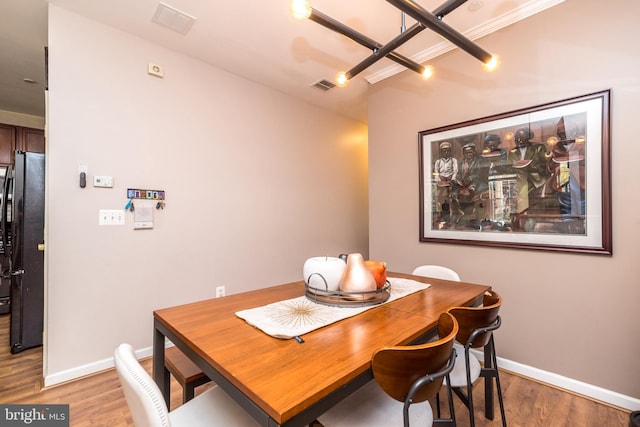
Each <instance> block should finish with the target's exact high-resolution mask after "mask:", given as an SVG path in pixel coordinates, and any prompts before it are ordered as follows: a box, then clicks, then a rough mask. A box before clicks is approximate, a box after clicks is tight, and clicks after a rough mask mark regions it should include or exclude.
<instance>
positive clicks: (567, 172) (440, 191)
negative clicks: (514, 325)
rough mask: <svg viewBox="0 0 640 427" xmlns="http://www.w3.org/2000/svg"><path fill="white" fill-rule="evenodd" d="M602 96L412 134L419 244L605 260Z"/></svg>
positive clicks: (607, 221)
mask: <svg viewBox="0 0 640 427" xmlns="http://www.w3.org/2000/svg"><path fill="white" fill-rule="evenodd" d="M610 92H611V91H610V90H604V91H600V92H596V93H592V94H588V95H583V96H578V97H574V98H570V99H564V100H561V101H556V102H550V103H547V104H543V105H538V106H534V107H529V108H523V109H520V110H515V111H511V112H508V113H502V114H496V115H493V116H488V117H484V118H480V119H475V120H470V121H466V122H462V123H457V124H453V125H448V126H443V127H439V128H435V129H431V130H426V131H421V132H419V135H418V136H419V138H418V152H419V163H420V164H419V174H420V185H419V187H420V241H421V242H433V243H454V244H466V245H480V246H493V247H507V248H521V249H539V250H549V251H565V252H583V253H594V254H603V255H611V254H612V227H611V153H610V151H611V146H610V134H611V132H610V117H609V116H610V102H611V93H610Z"/></svg>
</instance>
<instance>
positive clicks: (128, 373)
mask: <svg viewBox="0 0 640 427" xmlns="http://www.w3.org/2000/svg"><path fill="white" fill-rule="evenodd" d="M114 361H115V365H116V371H117V373H118V377H119V378H120V383H121V384H122V390H123V391H124V396H125V398H126V400H127V405H128V406H129V410H130V411H131V416H132V418H133V423H134V425H135V426H136V427H170V426H174V427H198V426H219V427H229V426H234V427H236V426H237V427H244V426H257V425H259V424H258V423H257V422H256V421H255V420H254V419H253V418H251V417H250V416H249V414H247V413H246V412H245V411H244V410H243V409H242V408H241V407H240V406H239V405H238V404H237V403H236V402H235V401H234V400H233V399H231V398H230V397H229V396H228V395H227V394H226V393H225V392H224V391H223V390H222V389H221V388H220V387H218V386H213V387H212V388H211V389H209V390H207V391H205V392H203V393H201V394H199V395H198V396H196V397H195V398H193V399H191V400H190V401H188V402H187V403H185V404H183V405H182V406H180V407H178V408H176V409H174V410H173V411H171V412H169V411H168V409H167V405H166V404H165V401H164V398H163V396H162V393H161V391H160V388H159V387H158V386H157V385H156V383H155V382H154V381H153V379H152V378H151V375H149V374H148V373H147V371H145V369H144V368H143V367H142V365H140V363H139V362H138V360H137V359H136V356H135V353H134V351H133V347H131V345H129V344H120V345H119V346H118V348H116V351H115V355H114Z"/></svg>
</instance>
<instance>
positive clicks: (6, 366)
mask: <svg viewBox="0 0 640 427" xmlns="http://www.w3.org/2000/svg"><path fill="white" fill-rule="evenodd" d="M8 330H9V315H0V403H3V404H7V403H41V404H56V403H60V404H69V407H70V424H71V426H72V427H131V426H133V421H132V419H131V415H130V413H129V409H128V408H127V403H126V401H125V399H124V394H123V393H122V389H121V388H120V383H119V381H118V377H117V374H116V373H115V370H113V369H109V370H107V371H104V372H101V373H98V374H95V375H91V376H88V377H85V378H82V379H79V380H75V381H71V382H68V383H65V384H60V385H57V386H53V387H48V388H46V389H42V388H41V386H40V384H41V380H42V348H36V349H29V350H25V351H23V352H21V353H19V354H17V355H12V354H11V353H10V352H9V333H8ZM114 350H115V349H114ZM142 365H143V366H144V367H145V369H147V371H148V372H151V359H150V358H149V359H146V360H143V361H142ZM500 379H501V382H502V390H503V395H504V401H505V410H506V416H507V423H508V425H509V426H510V427H520V426H521V427H555V426H558V427H574V426H575V427H627V426H628V425H629V412H626V411H622V410H619V409H616V408H613V407H610V406H608V405H605V404H601V403H598V402H594V401H592V400H590V399H586V398H584V397H581V396H577V395H575V394H572V393H568V392H565V391H562V390H558V389H556V388H553V387H550V386H547V385H544V384H541V383H538V382H536V381H532V380H529V379H527V378H524V377H521V376H518V375H514V374H510V373H508V372H503V371H501V373H500ZM208 387H209V385H204V386H201V387H199V388H198V389H197V391H196V394H198V393H201V392H202V391H203V390H205V389H206V388H208ZM171 391H172V392H171V407H172V409H175V408H176V407H178V406H179V405H180V404H181V402H182V390H181V387H180V385H179V384H178V382H177V381H175V380H174V379H172V382H171ZM483 394H484V388H483V387H482V384H481V383H478V384H477V385H476V387H474V391H473V396H474V403H475V407H476V408H477V410H476V418H475V419H476V426H478V427H489V426H491V427H493V426H501V425H502V424H501V420H500V412H499V409H498V406H497V402H496V408H495V417H494V420H493V421H491V420H487V419H485V418H484V395H483ZM441 396H445V398H444V399H443V403H442V405H443V408H444V407H446V394H445V393H441ZM454 403H455V411H456V418H457V421H458V423H457V425H458V426H459V427H467V426H469V418H468V412H467V409H466V408H465V407H464V406H463V405H462V404H461V403H460V400H459V399H458V398H457V397H455V396H454ZM434 407H435V406H434ZM401 418H402V414H399V419H398V420H399V424H398V425H401ZM327 427H330V426H327Z"/></svg>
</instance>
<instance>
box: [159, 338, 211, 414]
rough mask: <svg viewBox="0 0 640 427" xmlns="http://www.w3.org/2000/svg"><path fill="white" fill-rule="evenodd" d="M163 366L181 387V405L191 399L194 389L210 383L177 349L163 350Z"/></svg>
mask: <svg viewBox="0 0 640 427" xmlns="http://www.w3.org/2000/svg"><path fill="white" fill-rule="evenodd" d="M164 364H165V366H166V368H167V370H168V371H169V372H170V373H171V375H173V376H174V378H175V379H176V380H177V381H178V383H180V385H181V386H182V403H186V402H188V401H189V400H191V399H193V396H194V395H195V388H196V387H198V386H200V385H202V384H206V383H208V382H209V381H211V380H210V379H209V377H207V376H206V375H205V374H204V372H202V370H200V368H198V367H197V366H196V364H195V363H193V362H192V361H191V359H189V358H188V357H187V356H186V355H185V354H184V353H183V352H181V351H180V350H179V349H178V347H169V348H167V349H165V352H164Z"/></svg>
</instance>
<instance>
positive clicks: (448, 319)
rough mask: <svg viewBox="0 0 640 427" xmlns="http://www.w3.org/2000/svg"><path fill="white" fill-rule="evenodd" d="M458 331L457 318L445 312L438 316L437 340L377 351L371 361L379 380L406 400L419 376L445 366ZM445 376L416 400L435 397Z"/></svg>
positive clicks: (429, 384) (374, 374)
mask: <svg viewBox="0 0 640 427" xmlns="http://www.w3.org/2000/svg"><path fill="white" fill-rule="evenodd" d="M457 333H458V323H457V322H456V319H455V318H454V317H453V316H452V315H450V314H448V313H442V314H441V315H440V317H439V319H438V336H439V339H438V340H437V341H433V342H429V343H426V344H421V345H414V346H394V347H385V348H382V349H380V350H378V351H376V352H375V353H374V355H373V358H372V361H371V363H372V368H373V376H374V377H375V379H376V382H377V383H378V384H379V385H380V387H381V388H382V390H384V391H385V393H387V394H388V395H389V396H391V397H392V398H394V399H395V400H399V401H400V402H404V401H405V398H406V396H407V394H408V393H409V390H410V388H411V386H412V384H413V383H414V382H415V381H416V380H417V379H419V378H421V377H425V376H427V375H433V374H436V373H437V372H439V371H442V370H444V369H445V367H446V366H447V362H448V361H449V358H450V356H451V352H452V351H453V341H454V340H455V337H456V334H457ZM443 378H444V376H441V377H439V378H437V379H436V380H434V381H433V382H431V383H428V384H427V385H425V386H423V387H421V388H420V389H419V391H418V392H417V393H416V395H415V396H414V398H413V402H414V403H418V402H423V401H425V400H428V399H430V398H432V397H434V396H435V395H436V394H437V393H438V391H439V390H440V387H441V385H442V381H443Z"/></svg>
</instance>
